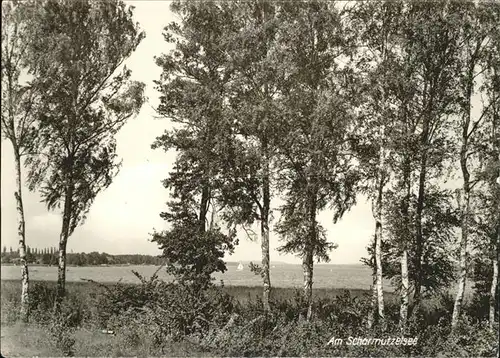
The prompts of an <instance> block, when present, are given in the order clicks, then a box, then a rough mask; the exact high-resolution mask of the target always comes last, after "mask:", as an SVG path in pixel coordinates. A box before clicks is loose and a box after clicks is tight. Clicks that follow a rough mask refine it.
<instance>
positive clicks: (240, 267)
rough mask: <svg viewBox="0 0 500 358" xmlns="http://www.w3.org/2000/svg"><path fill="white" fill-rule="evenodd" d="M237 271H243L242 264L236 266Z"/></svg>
mask: <svg viewBox="0 0 500 358" xmlns="http://www.w3.org/2000/svg"><path fill="white" fill-rule="evenodd" d="M238 271H243V264H242V263H241V262H240V264H239V265H238Z"/></svg>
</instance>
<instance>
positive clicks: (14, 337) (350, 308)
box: [0, 280, 498, 357]
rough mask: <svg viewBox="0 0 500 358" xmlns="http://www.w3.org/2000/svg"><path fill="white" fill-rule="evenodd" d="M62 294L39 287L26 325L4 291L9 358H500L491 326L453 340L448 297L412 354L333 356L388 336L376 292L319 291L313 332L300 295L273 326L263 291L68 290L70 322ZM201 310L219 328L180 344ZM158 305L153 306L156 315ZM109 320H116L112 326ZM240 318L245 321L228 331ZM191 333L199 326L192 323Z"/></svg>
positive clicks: (34, 284) (13, 288) (78, 286)
mask: <svg viewBox="0 0 500 358" xmlns="http://www.w3.org/2000/svg"><path fill="white" fill-rule="evenodd" d="M146 282H147V281H146ZM55 285H56V283H55V282H53V281H31V286H30V287H31V290H32V297H33V298H34V301H35V302H32V316H31V321H30V323H29V324H22V323H19V321H18V319H17V313H18V311H19V297H20V290H21V286H20V282H19V281H18V280H3V281H1V286H0V287H1V322H2V339H1V352H2V354H3V356H6V357H16V356H52V357H54V356H63V355H74V356H112V357H118V356H138V357H146V356H176V357H184V356H214V355H215V356H217V355H223V356H411V355H423V356H436V355H443V354H444V355H445V356H474V355H476V356H477V355H482V356H495V355H496V354H497V353H498V349H497V348H496V347H497V344H498V334H496V335H495V334H494V333H493V332H491V331H489V330H488V329H487V328H485V327H486V326H484V324H483V322H482V321H481V318H477V317H476V318H474V317H472V316H470V317H465V320H464V323H463V325H462V326H461V327H462V328H460V330H459V331H458V334H455V335H453V334H451V333H450V329H449V321H450V319H451V311H452V307H453V297H452V296H451V295H449V293H446V292H444V293H443V294H442V295H437V296H434V297H431V298H427V299H426V300H424V302H423V306H422V315H421V316H420V318H419V319H418V321H413V322H411V323H410V327H413V328H411V330H412V332H411V333H410V334H411V335H413V336H418V337H419V342H420V343H419V346H418V347H413V348H411V347H410V348H408V349H406V348H404V347H347V346H339V347H325V344H326V342H328V341H329V339H330V338H331V337H332V336H335V337H344V338H345V337H347V336H350V335H351V336H363V337H378V336H379V335H380V334H382V333H381V332H380V331H377V329H376V327H375V329H374V330H372V329H369V328H367V327H366V317H367V312H368V309H369V307H368V306H369V299H370V295H371V292H370V291H368V290H362V289H357V290H347V289H337V288H317V289H314V299H315V317H316V318H315V319H314V320H313V321H312V322H311V323H307V322H304V321H301V320H300V315H301V313H300V312H301V311H302V308H303V303H302V302H301V301H300V291H301V290H300V289H296V288H274V289H273V302H274V306H273V313H272V314H271V315H270V316H265V317H264V319H263V316H262V313H263V312H262V306H261V303H259V299H260V297H261V293H262V288H261V287H256V286H222V288H221V289H222V291H221V290H219V289H217V290H215V292H214V293H215V295H212V296H210V294H209V295H204V296H202V297H201V301H197V300H198V299H200V297H195V296H193V295H191V294H189V291H177V289H175V288H174V289H172V286H168V285H167V286H166V287H167V288H161V287H159V288H158V289H154V288H153V290H152V291H151V292H150V291H148V290H149V288H148V284H147V283H146V284H145V283H144V282H142V283H139V284H130V283H126V284H121V283H120V284H95V283H91V282H67V283H66V290H67V294H66V299H65V301H64V310H63V316H64V317H61V316H59V317H57V316H54V315H53V314H52V310H51V307H52V303H51V302H52V300H53V297H52V296H53V293H54V288H55ZM151 287H153V286H151ZM151 287H150V288H151ZM124 288H128V289H125V290H124ZM219 288H220V287H219ZM108 289H109V291H111V292H114V293H115V298H116V297H118V298H119V300H118V301H116V300H115V301H113V299H112V300H111V306H109V303H110V301H109V296H106V292H108ZM155 290H156V291H155ZM150 293H151V294H153V296H154V297H156V298H153V301H152V302H149V303H148V304H146V305H145V304H144V303H142V300H143V299H144V294H145V295H146V296H147V297H149V296H150ZM116 294H118V296H116ZM140 295H143V296H142V297H143V298H141V296H140ZM224 295H228V296H229V297H232V298H233V299H234V305H230V306H225V303H224V302H226V301H225V298H224V297H223V296H224ZM35 298H36V300H35ZM155 300H158V301H155ZM113 302H114V303H113ZM123 302H128V303H125V306H127V305H129V304H132V305H134V302H135V304H136V306H135V307H136V308H140V309H139V310H138V311H136V310H134V309H132V310H129V309H128V310H127V309H126V308H125V311H120V312H114V310H113V309H112V308H113V306H114V305H116V304H118V305H121V304H122V303H123ZM196 302H198V303H196ZM200 302H203V303H202V306H204V307H205V308H203V310H204V311H203V312H202V311H200V313H201V314H202V315H205V316H204V317H206V318H207V319H209V320H210V322H211V323H210V326H207V327H206V328H203V329H201V330H200V329H199V328H196V331H194V334H193V332H192V333H187V334H186V333H182V331H181V334H180V336H179V335H176V334H173V335H172V333H173V332H172V331H171V330H170V328H169V327H171V326H172V325H173V326H175V325H176V324H178V323H180V324H185V323H186V322H191V321H189V320H190V319H195V321H196V317H197V315H198V313H196V314H195V315H192V316H189V315H190V314H191V313H190V312H191V311H192V309H193V308H194V309H195V310H197V309H198V308H197V306H196V305H197V304H199V303H200ZM385 302H386V318H387V320H388V328H387V331H385V332H384V333H383V334H384V335H385V336H389V337H392V336H398V335H399V334H400V333H399V329H398V327H397V322H398V316H399V298H398V296H397V295H395V294H394V293H392V292H386V294H385ZM137 303H139V304H138V305H137ZM150 303H153V306H148V305H149V304H150ZM205 303H207V304H208V306H205ZM193 304H194V306H193ZM155 305H157V306H155ZM148 307H149V308H148ZM129 308H130V307H129ZM132 308H133V307H132ZM143 308H145V310H144V309H143ZM176 308H178V309H177V310H176ZM103 312H104V313H109V312H114V313H112V314H111V316H109V315H108V316H107V318H105V319H104V320H102V313H103ZM234 313H236V314H237V315H239V318H238V319H237V320H236V321H235V323H234V325H233V326H232V327H231V328H230V329H227V328H226V326H227V325H228V324H229V321H228V320H229V318H230V317H231V316H232V315H233V314H234ZM186 317H188V318H187V319H188V321H186V320H185V319H186ZM189 317H191V318H189ZM192 322H194V321H192ZM214 323H215V325H213V324H214ZM188 327H190V328H189V329H191V328H193V327H196V325H194V326H193V325H192V323H188ZM103 329H113V330H114V331H115V333H116V335H110V334H103V333H102V330H103ZM165 329H167V330H166V331H165ZM174 333H175V332H174ZM200 334H201V335H200Z"/></svg>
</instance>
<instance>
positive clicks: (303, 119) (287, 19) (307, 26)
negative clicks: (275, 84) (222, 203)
mask: <svg viewBox="0 0 500 358" xmlns="http://www.w3.org/2000/svg"><path fill="white" fill-rule="evenodd" d="M282 16H283V23H282V24H281V26H280V33H279V35H278V36H279V39H280V40H279V41H280V49H281V51H282V52H281V53H280V54H279V56H281V58H279V59H280V60H281V61H282V63H283V65H284V66H286V67H287V68H288V71H287V76H286V80H285V82H284V83H283V84H282V85H281V88H280V92H281V96H282V98H281V101H282V105H283V117H282V118H283V119H282V121H283V125H282V128H284V129H285V128H286V129H285V132H284V133H283V135H282V140H281V141H280V143H279V149H278V150H279V156H280V167H279V169H278V170H279V178H278V181H279V188H280V189H282V190H283V191H284V192H285V196H284V198H285V204H284V205H283V207H282V208H281V218H280V222H279V223H278V225H277V231H278V233H279V234H280V235H281V237H282V238H283V239H284V240H285V243H284V245H283V246H282V247H281V248H280V250H281V251H283V252H291V253H296V254H298V255H299V256H300V257H301V259H302V267H303V272H304V297H305V301H306V305H307V307H306V314H305V316H306V317H307V319H311V317H312V285H313V264H314V258H315V257H316V258H318V260H324V261H328V259H329V258H328V252H329V250H331V249H333V248H334V247H335V245H334V244H333V243H331V242H329V241H328V238H327V236H326V232H325V230H324V228H323V227H322V226H321V225H320V223H319V222H318V219H317V215H318V213H319V212H320V211H321V210H323V209H325V208H326V207H330V208H332V209H333V211H334V217H333V220H334V222H335V221H336V220H338V219H339V218H340V217H342V215H343V214H344V213H345V212H346V211H347V210H348V209H349V208H350V207H351V205H353V203H354V202H355V194H354V188H355V186H356V184H357V173H356V170H355V169H354V166H353V161H352V152H351V150H350V141H349V139H350V137H349V133H351V128H350V127H349V126H350V125H352V124H353V120H352V118H353V115H354V114H353V113H352V112H351V111H350V107H349V105H348V102H347V101H345V99H346V98H347V96H346V93H347V88H348V86H346V85H347V84H348V83H349V81H348V80H346V79H347V78H349V75H348V73H347V72H342V70H341V69H340V68H339V67H338V65H337V64H336V63H335V60H336V59H338V58H339V57H340V56H341V55H343V54H344V55H345V52H344V50H345V49H349V47H348V46H345V45H346V44H347V41H348V39H347V38H345V39H344V37H343V36H342V21H341V20H342V19H341V16H340V14H339V11H338V10H337V9H336V8H335V6H334V4H330V3H324V2H314V1H311V2H306V3H284V4H283V13H282ZM344 40H345V41H346V43H343V41H344Z"/></svg>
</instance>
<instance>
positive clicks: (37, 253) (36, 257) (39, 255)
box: [1, 246, 162, 266]
mask: <svg viewBox="0 0 500 358" xmlns="http://www.w3.org/2000/svg"><path fill="white" fill-rule="evenodd" d="M57 252H58V251H57V248H56V247H47V248H43V249H38V248H30V247H29V246H28V247H27V248H26V260H27V261H28V263H30V264H41V265H56V264H57ZM1 258H2V264H9V263H18V262H19V250H17V251H13V250H12V247H10V248H9V250H8V251H7V247H6V246H4V247H3V250H2V255H1ZM66 260H67V264H68V265H71V266H93V265H160V264H161V263H162V259H161V258H160V257H157V256H151V255H138V254H136V255H133V254H127V255H110V254H107V253H105V252H101V253H99V252H96V251H94V252H89V253H85V252H81V253H70V254H67V257H66Z"/></svg>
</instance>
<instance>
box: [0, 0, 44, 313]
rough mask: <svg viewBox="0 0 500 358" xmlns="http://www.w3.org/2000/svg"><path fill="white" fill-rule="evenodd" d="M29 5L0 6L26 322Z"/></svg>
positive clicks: (31, 125) (31, 123)
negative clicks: (24, 161)
mask: <svg viewBox="0 0 500 358" xmlns="http://www.w3.org/2000/svg"><path fill="white" fill-rule="evenodd" d="M31 6H32V4H31V2H14V1H9V2H2V122H1V124H2V135H3V137H4V138H5V139H7V140H8V141H10V143H11V144H12V149H13V152H14V164H15V178H16V189H15V192H14V197H15V199H16V209H17V238H18V245H19V258H20V259H21V311H20V314H21V318H22V319H23V320H24V321H27V320H28V314H29V312H28V309H29V271H28V263H27V260H26V254H27V252H26V229H25V228H26V223H25V218H24V206H23V195H22V189H23V183H22V158H23V156H26V155H33V153H32V149H33V148H32V147H33V141H34V137H35V136H36V133H37V124H36V120H35V117H34V116H33V115H32V112H33V106H34V104H35V100H36V89H35V88H34V87H33V86H31V85H30V84H29V83H23V81H22V80H21V78H22V76H23V75H24V76H27V74H28V71H29V67H28V62H27V44H28V42H29V41H30V28H29V22H30V20H29V15H30V11H31Z"/></svg>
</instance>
